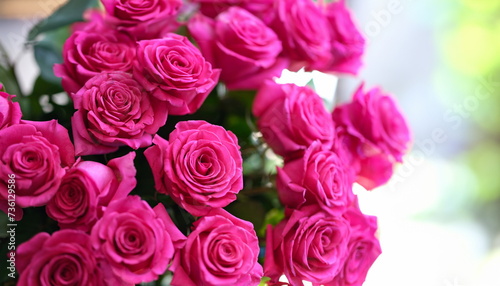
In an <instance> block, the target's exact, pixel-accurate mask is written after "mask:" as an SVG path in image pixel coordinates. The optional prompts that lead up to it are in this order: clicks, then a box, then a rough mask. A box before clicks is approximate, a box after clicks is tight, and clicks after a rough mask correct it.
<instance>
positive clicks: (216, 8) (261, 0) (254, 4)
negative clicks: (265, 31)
mask: <svg viewBox="0 0 500 286" xmlns="http://www.w3.org/2000/svg"><path fill="white" fill-rule="evenodd" d="M191 2H194V3H197V4H199V5H200V11H201V13H203V15H206V16H208V17H210V18H215V17H216V16H217V15H219V14H220V13H222V12H224V11H226V10H227V9H229V8H231V7H235V6H236V7H241V8H243V9H245V10H247V11H248V12H250V13H252V14H254V15H255V16H257V17H258V18H259V19H262V20H263V21H264V22H265V23H269V21H270V20H271V19H272V17H273V12H274V11H273V5H274V0H192V1H191Z"/></svg>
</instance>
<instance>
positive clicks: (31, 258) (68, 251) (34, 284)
mask: <svg viewBox="0 0 500 286" xmlns="http://www.w3.org/2000/svg"><path fill="white" fill-rule="evenodd" d="M89 238H90V237H89V235H88V234H86V233H84V232H82V231H77V230H60V231H56V232H54V233H53V234H52V235H49V234H48V233H46V232H41V233H38V234H37V235H35V236H34V237H33V238H31V239H30V240H28V241H26V242H24V243H22V244H21V245H19V247H18V248H17V251H16V259H17V260H16V267H17V270H18V272H19V275H20V276H19V282H18V284H17V285H19V286H45V285H89V286H101V285H106V283H105V281H106V277H105V275H104V273H103V272H102V271H101V267H100V265H99V264H98V261H97V259H96V256H95V253H94V251H93V250H92V247H91V244H90V239H89ZM115 285H116V284H115Z"/></svg>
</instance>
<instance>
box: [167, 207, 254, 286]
mask: <svg viewBox="0 0 500 286" xmlns="http://www.w3.org/2000/svg"><path fill="white" fill-rule="evenodd" d="M258 256H259V241H258V238H257V234H256V233H255V230H254V228H253V225H252V224H251V223H250V222H247V221H244V220H241V219H238V218H236V217H234V216H232V215H231V214H229V213H228V212H226V211H225V210H223V209H214V210H212V211H210V212H209V213H208V214H207V215H206V216H204V217H201V218H200V219H198V220H197V221H195V222H194V224H193V230H192V232H191V233H190V234H189V236H188V238H187V241H186V245H185V246H184V248H183V249H181V250H180V251H179V252H178V253H177V254H176V256H175V258H174V261H173V263H172V269H171V270H172V271H173V272H174V277H173V279H172V282H171V284H172V285H175V286H196V285H204V286H231V285H238V286H250V285H257V284H259V282H260V279H261V278H262V266H261V265H260V264H259V263H258V262H257V259H258Z"/></svg>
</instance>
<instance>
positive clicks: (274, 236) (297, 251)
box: [264, 205, 350, 285]
mask: <svg viewBox="0 0 500 286" xmlns="http://www.w3.org/2000/svg"><path fill="white" fill-rule="evenodd" d="M286 215H287V218H286V219H284V220H283V221H281V222H280V223H279V224H278V225H277V226H276V227H274V229H273V228H271V226H270V225H269V226H268V230H267V236H266V237H267V238H266V259H265V262H264V275H265V276H267V277H270V278H271V282H278V280H279V278H280V277H281V275H282V274H285V276H286V277H287V278H288V281H290V284H291V285H302V280H305V281H309V282H312V283H313V284H314V285H323V284H325V285H327V284H328V283H330V282H331V281H333V279H334V278H335V276H336V275H337V274H338V273H339V272H340V271H341V270H342V267H343V266H344V263H345V261H346V258H347V254H348V248H347V246H348V245H347V243H348V241H349V237H350V227H349V223H348V221H347V220H346V219H344V218H343V217H342V216H333V215H331V214H328V213H327V212H325V211H323V210H321V209H320V208H319V207H318V206H316V205H309V206H304V207H302V208H300V209H297V210H293V211H292V212H291V214H290V213H287V214H286Z"/></svg>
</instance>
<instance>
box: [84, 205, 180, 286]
mask: <svg viewBox="0 0 500 286" xmlns="http://www.w3.org/2000/svg"><path fill="white" fill-rule="evenodd" d="M185 239H186V237H185V236H184V235H183V234H182V233H181V232H180V231H179V230H178V229H177V227H176V226H175V224H174V223H173V222H172V220H171V219H170V217H169V215H168V213H167V211H166V210H165V207H164V206H163V205H162V204H158V205H157V206H156V207H154V208H151V207H150V206H149V205H148V204H147V203H146V202H145V201H142V200H141V198H140V197H139V196H129V197H126V198H123V199H119V200H113V201H112V202H111V203H110V204H109V206H108V207H107V208H106V210H105V211H104V214H103V216H102V218H101V219H100V220H99V221H98V222H97V223H96V224H95V226H94V228H92V233H91V242H92V246H93V248H94V250H95V251H98V252H99V253H100V254H101V256H102V258H103V259H104V260H105V261H107V263H108V264H109V267H110V271H111V272H113V273H114V274H115V275H116V277H120V278H121V279H122V280H123V282H124V283H133V284H138V283H142V282H151V281H154V280H156V279H158V277H159V276H160V275H162V274H163V273H164V272H165V271H166V270H167V267H168V265H169V263H170V261H171V259H172V257H173V256H174V254H175V252H176V251H177V250H178V249H179V248H181V247H182V246H183V244H184V240H185Z"/></svg>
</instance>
